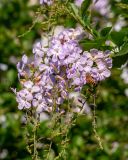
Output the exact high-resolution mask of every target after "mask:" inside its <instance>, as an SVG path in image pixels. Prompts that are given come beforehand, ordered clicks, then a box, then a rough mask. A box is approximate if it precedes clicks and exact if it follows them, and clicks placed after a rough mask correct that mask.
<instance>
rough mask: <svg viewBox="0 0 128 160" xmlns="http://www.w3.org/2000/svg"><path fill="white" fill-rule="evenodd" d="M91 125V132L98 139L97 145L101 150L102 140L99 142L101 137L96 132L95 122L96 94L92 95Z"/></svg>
mask: <svg viewBox="0 0 128 160" xmlns="http://www.w3.org/2000/svg"><path fill="white" fill-rule="evenodd" d="M92 126H93V132H94V134H95V137H96V139H97V141H98V144H99V147H100V149H101V150H103V146H102V142H101V138H100V136H99V135H98V133H97V130H96V128H97V124H96V95H95V94H94V95H93V122H92Z"/></svg>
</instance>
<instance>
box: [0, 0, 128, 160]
mask: <svg viewBox="0 0 128 160" xmlns="http://www.w3.org/2000/svg"><path fill="white" fill-rule="evenodd" d="M101 4H102V5H101ZM38 7H39V2H38V1H34V0H0V159H4V160H29V159H31V158H30V156H29V154H28V153H27V151H26V147H25V146H26V144H25V140H24V132H25V129H24V118H23V114H24V113H23V112H22V111H18V109H17V103H16V100H15V95H14V93H12V91H11V87H13V88H19V83H18V78H17V70H16V63H17V62H18V61H19V59H20V58H21V56H22V55H23V53H26V54H27V55H30V54H31V51H32V46H33V44H34V42H35V41H36V40H38V39H40V38H41V36H42V31H43V28H41V26H40V25H39V24H38V23H37V24H36V25H34V26H33V27H32V29H31V31H30V32H29V29H30V27H31V26H32V23H33V20H34V18H33V17H35V13H36V12H37V10H38ZM92 15H93V22H94V26H95V28H97V29H98V30H100V29H102V28H103V27H104V26H113V30H114V32H115V34H113V35H114V36H115V35H116V34H119V35H120V39H119V40H118V41H115V44H116V43H117V44H119V45H120V44H121V40H122V39H123V38H124V37H125V36H126V35H128V23H127V22H128V0H122V1H120V0H110V1H109V0H99V1H98V2H97V5H95V7H93V11H92ZM26 31H28V32H27V33H26V34H25V35H24V36H21V37H19V35H22V34H24V33H25V32H26ZM126 31H127V32H126ZM108 43H109V42H108ZM127 55H128V54H127ZM126 59H127V57H126V56H125V57H123V58H122V59H121V60H120V61H119V62H118V63H117V64H116V67H114V68H113V70H112V76H111V77H110V78H109V79H107V80H106V81H104V82H102V83H101V84H100V86H99V89H98V97H97V100H96V103H97V108H96V114H97V127H98V128H97V131H98V134H99V135H100V137H101V139H102V141H103V147H104V149H103V150H100V149H99V146H98V143H97V141H96V139H95V137H94V134H93V129H92V121H91V118H90V114H91V113H90V112H91V108H90V112H88V113H87V114H86V115H85V116H82V117H81V118H79V119H78V120H77V124H76V126H74V127H73V128H72V129H71V133H70V138H71V142H70V146H69V160H128V68H127V65H126V64H125V65H124V66H123V67H122V68H120V66H121V65H122V64H124V63H125V62H126ZM41 125H42V126H41V129H42V130H41V131H40V134H45V132H46V130H45V128H44V127H43V126H44V122H43V121H42V123H41Z"/></svg>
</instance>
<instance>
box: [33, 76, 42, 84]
mask: <svg viewBox="0 0 128 160" xmlns="http://www.w3.org/2000/svg"><path fill="white" fill-rule="evenodd" d="M40 80H41V76H40V75H39V76H37V77H35V78H34V82H35V83H38V82H39V81H40Z"/></svg>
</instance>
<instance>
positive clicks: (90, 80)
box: [86, 73, 96, 86]
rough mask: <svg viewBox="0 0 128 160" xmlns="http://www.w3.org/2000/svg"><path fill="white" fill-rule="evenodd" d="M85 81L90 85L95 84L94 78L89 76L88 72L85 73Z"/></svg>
mask: <svg viewBox="0 0 128 160" xmlns="http://www.w3.org/2000/svg"><path fill="white" fill-rule="evenodd" d="M86 82H87V83H88V84H92V85H94V86H96V81H95V80H94V78H93V77H92V76H91V74H90V73H86Z"/></svg>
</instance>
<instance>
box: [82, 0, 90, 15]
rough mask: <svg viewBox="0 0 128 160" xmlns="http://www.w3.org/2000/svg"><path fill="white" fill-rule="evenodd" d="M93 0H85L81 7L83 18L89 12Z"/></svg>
mask: <svg viewBox="0 0 128 160" xmlns="http://www.w3.org/2000/svg"><path fill="white" fill-rule="evenodd" d="M91 3H92V0H84V1H83V3H82V5H81V16H82V17H84V14H85V13H86V12H87V10H88V8H89V6H90V5H91Z"/></svg>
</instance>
